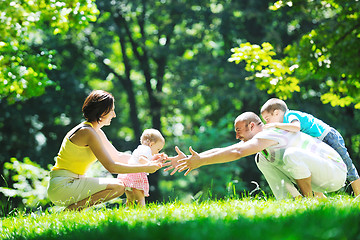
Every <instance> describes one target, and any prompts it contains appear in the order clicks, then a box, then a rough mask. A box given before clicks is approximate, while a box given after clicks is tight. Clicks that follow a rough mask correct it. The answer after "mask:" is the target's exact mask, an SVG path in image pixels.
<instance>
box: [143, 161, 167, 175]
mask: <svg viewBox="0 0 360 240" xmlns="http://www.w3.org/2000/svg"><path fill="white" fill-rule="evenodd" d="M162 167H163V166H162V164H161V163H159V162H154V161H149V163H148V164H146V165H145V166H144V168H145V169H144V172H147V173H154V172H156V171H157V170H159V169H160V168H162Z"/></svg>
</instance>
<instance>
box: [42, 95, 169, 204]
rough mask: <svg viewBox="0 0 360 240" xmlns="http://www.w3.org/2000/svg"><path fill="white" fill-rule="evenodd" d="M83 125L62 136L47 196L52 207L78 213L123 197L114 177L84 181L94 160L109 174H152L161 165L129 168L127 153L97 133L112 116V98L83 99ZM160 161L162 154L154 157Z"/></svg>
mask: <svg viewBox="0 0 360 240" xmlns="http://www.w3.org/2000/svg"><path fill="white" fill-rule="evenodd" d="M82 111H83V114H84V117H85V119H86V122H83V123H80V124H79V125H77V126H76V127H74V128H73V129H71V130H70V131H69V132H68V133H67V134H66V136H65V138H64V140H63V142H62V145H61V148H60V151H59V153H58V155H57V157H56V164H55V166H54V167H53V169H52V170H51V172H50V181H49V186H48V195H49V198H50V200H51V201H52V202H53V203H55V204H56V205H62V206H66V208H67V209H68V210H81V209H83V208H86V207H89V206H92V205H95V204H99V203H102V202H106V201H109V200H111V199H114V198H117V197H119V196H121V195H123V194H124V192H125V186H124V184H123V183H122V182H121V181H120V180H118V179H116V178H88V177H84V174H85V172H86V171H87V170H88V169H89V167H90V166H91V164H93V163H94V162H95V161H96V160H99V161H100V163H101V164H102V165H103V166H104V167H105V168H106V169H107V170H108V171H109V172H111V173H117V174H118V173H137V172H147V173H153V172H156V171H157V170H158V169H159V168H161V164H160V163H159V162H158V161H156V162H149V163H148V164H147V165H129V164H127V161H128V159H129V158H130V157H131V155H130V154H125V153H120V152H118V151H117V150H116V149H115V147H114V146H113V145H112V144H111V143H110V142H109V140H108V139H107V137H106V135H105V133H104V132H103V131H102V130H101V128H102V127H103V126H108V125H110V123H111V119H112V118H114V117H115V116H116V114H115V109H114V97H113V96H112V95H111V94H110V93H108V92H105V91H102V90H95V91H93V92H91V93H90V95H89V96H88V97H87V98H86V100H85V102H84V105H83V108H82ZM155 158H158V159H157V160H159V161H160V160H162V158H163V156H162V155H157V156H155Z"/></svg>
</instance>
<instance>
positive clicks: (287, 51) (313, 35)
mask: <svg viewBox="0 0 360 240" xmlns="http://www.w3.org/2000/svg"><path fill="white" fill-rule="evenodd" d="M271 9H272V10H277V11H279V9H280V10H283V11H285V12H286V13H287V14H289V15H298V14H299V13H301V16H302V18H300V19H293V22H292V23H291V24H289V26H293V27H298V28H301V27H302V26H301V23H302V20H304V19H305V20H306V19H311V21H304V22H306V24H304V25H306V27H308V26H307V25H308V24H309V22H311V23H312V25H311V29H310V30H309V31H308V32H307V33H305V34H304V35H303V36H302V37H301V39H299V40H298V41H295V42H293V43H291V44H290V45H288V46H287V47H285V48H283V49H281V50H280V51H279V55H280V56H277V58H278V59H275V58H273V57H275V56H276V53H275V51H273V47H272V45H271V44H269V43H263V44H262V47H263V48H262V49H261V48H260V47H259V46H258V45H256V44H255V45H251V44H249V43H248V44H245V45H241V46H240V47H239V48H234V49H233V51H234V54H233V55H232V57H231V58H230V61H236V62H237V63H239V62H241V61H246V64H247V65H246V70H247V71H249V72H254V74H253V76H252V77H251V79H255V80H256V83H257V85H258V87H259V88H261V89H263V90H264V89H266V90H267V91H268V93H270V94H271V93H275V92H276V94H277V96H278V97H280V98H284V99H286V98H288V97H291V92H293V91H300V88H299V86H304V87H305V88H306V89H307V91H309V90H310V91H314V90H315V91H316V92H319V93H321V100H322V101H323V102H324V103H331V105H332V106H337V105H338V106H342V107H344V106H349V105H354V108H356V109H360V104H359V101H360V82H359V79H360V73H359V71H358V69H359V67H360V57H359V52H360V47H359V46H360V45H359V43H360V40H359V34H360V23H359V14H358V13H359V11H360V3H359V2H358V1H343V0H338V1H333V0H328V1H306V0H304V1H302V0H299V1H293V2H291V1H288V2H283V1H278V2H276V3H275V4H274V5H273V6H272V7H271ZM282 55H284V56H283V57H282ZM350 59H351V61H349V60H350ZM314 81H315V82H316V83H317V84H315V85H317V86H318V87H317V88H315V89H314V84H311V83H310V84H309V82H314ZM306 86H310V87H308V88H307V87H306Z"/></svg>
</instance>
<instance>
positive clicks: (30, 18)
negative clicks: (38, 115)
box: [0, 0, 98, 103]
mask: <svg viewBox="0 0 360 240" xmlns="http://www.w3.org/2000/svg"><path fill="white" fill-rule="evenodd" d="M0 11H1V17H0V35H1V39H0V101H1V99H5V100H6V101H7V102H8V103H14V102H16V101H21V100H26V99H29V98H31V97H33V96H39V95H41V94H43V93H44V91H45V88H46V87H47V86H50V85H52V84H54V81H52V80H51V79H50V78H49V77H48V73H47V72H48V71H49V70H52V69H55V68H56V65H54V61H53V60H54V58H55V57H56V52H55V51H53V50H52V49H49V48H47V47H46V46H43V38H45V37H46V34H48V33H49V32H51V33H52V34H54V35H56V34H64V33H66V32H67V31H68V30H69V29H73V30H74V29H82V28H84V27H85V26H87V25H88V24H89V22H92V21H95V20H96V16H97V14H98V10H97V8H96V5H95V3H94V1H92V0H74V1H73V0H63V1H53V2H51V3H49V2H48V1H45V0H36V1H31V0H11V1H10V0H6V1H1V2H0Z"/></svg>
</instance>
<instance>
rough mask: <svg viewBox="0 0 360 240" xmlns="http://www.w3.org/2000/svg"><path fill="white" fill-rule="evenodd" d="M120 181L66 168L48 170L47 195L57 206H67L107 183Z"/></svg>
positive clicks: (100, 188) (100, 189)
mask: <svg viewBox="0 0 360 240" xmlns="http://www.w3.org/2000/svg"><path fill="white" fill-rule="evenodd" d="M119 183H122V182H121V181H120V180H119V179H116V178H90V177H85V176H84V175H79V174H75V173H73V172H71V171H68V170H62V169H61V170H53V171H51V172H50V181H49V185H48V197H49V199H50V200H51V201H52V202H53V203H54V204H55V205H59V206H65V207H67V206H69V205H71V204H73V203H76V202H79V201H81V200H83V199H85V198H88V197H90V196H92V195H94V194H95V193H97V192H100V191H102V190H105V189H106V187H107V186H108V184H119Z"/></svg>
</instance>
